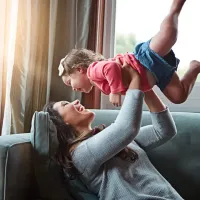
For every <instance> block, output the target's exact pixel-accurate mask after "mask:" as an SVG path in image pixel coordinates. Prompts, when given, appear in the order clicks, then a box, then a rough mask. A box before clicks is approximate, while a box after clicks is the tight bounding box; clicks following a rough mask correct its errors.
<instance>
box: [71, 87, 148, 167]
mask: <svg viewBox="0 0 200 200" xmlns="http://www.w3.org/2000/svg"><path fill="white" fill-rule="evenodd" d="M143 98H144V93H143V92H142V91H140V90H128V91H127V93H126V96H125V99H124V103H123V105H122V107H121V110H120V111H119V114H118V116H117V118H116V120H115V122H114V123H113V124H111V125H110V126H108V127H107V128H105V129H104V130H102V131H101V132H99V133H97V134H96V135H94V136H93V137H91V138H89V139H87V140H86V141H83V142H82V143H81V144H80V145H79V146H77V148H76V149H75V151H74V154H73V161H74V163H75V166H76V167H77V169H79V170H80V171H81V170H83V169H85V168H87V169H89V170H90V171H94V170H98V169H99V167H100V166H101V165H102V164H103V163H104V162H106V161H107V160H109V159H110V158H112V157H113V156H115V155H116V154H117V153H119V152H120V151H121V150H122V149H124V148H125V147H126V146H127V145H128V144H129V143H131V141H132V140H133V139H134V138H135V137H136V135H137V134H138V132H139V129H140V125H141V115H142V105H143Z"/></svg>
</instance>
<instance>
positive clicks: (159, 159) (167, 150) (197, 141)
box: [93, 110, 200, 200]
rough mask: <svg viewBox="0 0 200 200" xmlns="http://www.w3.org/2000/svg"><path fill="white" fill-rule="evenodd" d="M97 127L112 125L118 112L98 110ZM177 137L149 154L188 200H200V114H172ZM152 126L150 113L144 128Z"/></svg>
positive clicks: (145, 115)
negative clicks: (99, 125)
mask: <svg viewBox="0 0 200 200" xmlns="http://www.w3.org/2000/svg"><path fill="white" fill-rule="evenodd" d="M94 112H95V113H96V117H95V121H94V122H93V125H98V124H105V125H106V126H107V125H109V124H111V123H112V122H113V121H114V120H115V119H116V117H117V114H118V112H119V111H118V110H94ZM172 116H173V118H174V120H175V123H176V127H177V134H176V136H175V137H174V138H172V139H171V140H170V141H168V142H166V143H165V144H163V145H162V146H160V147H157V148H156V149H154V150H153V151H151V152H149V153H148V155H149V158H150V160H151V161H152V163H153V164H154V166H155V167H156V168H157V169H158V171H159V172H160V173H161V174H162V175H163V176H164V177H165V178H166V179H167V180H168V181H169V182H170V183H171V184H172V185H173V187H174V188H175V189H176V190H177V191H178V193H179V194H180V195H181V196H182V197H183V198H184V199H186V200H191V199H200V113H187V112H172ZM149 124H151V117H150V114H149V112H146V111H145V112H143V115H142V126H145V125H149Z"/></svg>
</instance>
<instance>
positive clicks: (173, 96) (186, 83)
mask: <svg viewBox="0 0 200 200" xmlns="http://www.w3.org/2000/svg"><path fill="white" fill-rule="evenodd" d="M199 73H200V62H198V61H195V60H193V61H191V62H190V67H189V69H188V71H187V72H186V73H185V75H184V76H183V78H182V79H181V80H180V79H179V77H178V75H177V73H176V72H175V73H174V75H173V76H172V79H171V81H170V83H169V84H168V85H167V87H166V88H165V89H164V90H163V93H164V94H165V96H166V97H167V98H168V99H169V100H170V101H171V102H173V103H176V104H180V103H183V102H184V101H186V99H187V98H188V96H189V94H190V92H191V91H192V88H193V86H194V83H195V81H196V79H197V76H198V74H199Z"/></svg>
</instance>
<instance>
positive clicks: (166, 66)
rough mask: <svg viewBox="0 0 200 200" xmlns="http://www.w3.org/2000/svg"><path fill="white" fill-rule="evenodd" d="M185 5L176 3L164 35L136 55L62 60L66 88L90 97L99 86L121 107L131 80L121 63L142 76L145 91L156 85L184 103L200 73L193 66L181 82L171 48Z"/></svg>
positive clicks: (74, 54)
mask: <svg viewBox="0 0 200 200" xmlns="http://www.w3.org/2000/svg"><path fill="white" fill-rule="evenodd" d="M184 3H185V0H173V3H172V5H171V8H170V11H169V14H168V15H167V17H166V18H165V19H164V20H163V22H162V23H161V26H160V31H159V32H158V33H157V34H156V35H155V36H154V37H153V38H152V39H151V40H149V41H147V42H144V43H140V44H138V45H137V46H136V48H135V52H134V53H126V54H124V55H117V56H116V57H114V58H110V59H107V60H105V59H104V57H103V56H102V55H100V54H97V53H94V52H92V51H90V50H87V49H73V50H72V51H71V52H70V53H69V54H68V55H67V56H66V57H65V58H63V59H62V60H61V62H60V65H59V76H62V80H63V82H64V83H65V84H66V85H68V86H71V87H72V88H73V89H74V90H77V91H81V92H86V93H87V92H90V90H91V89H92V86H93V85H95V86H97V87H98V88H99V89H100V90H101V91H102V92H103V93H105V94H107V95H110V102H111V103H113V104H114V105H116V106H120V104H121V95H124V94H125V92H126V90H127V85H128V82H129V80H128V75H126V73H123V74H122V72H123V70H122V68H121V65H119V63H120V64H123V63H125V62H126V63H127V64H128V65H130V66H132V67H133V68H134V69H135V70H137V71H138V73H139V75H140V76H141V90H142V91H144V92H145V91H148V90H150V89H151V88H152V87H153V86H154V85H155V84H156V85H157V86H158V87H159V88H160V90H161V91H162V92H163V93H164V95H165V96H166V97H167V98H168V99H169V100H170V101H172V102H173V103H182V102H184V101H185V100H186V99H187V97H188V95H189V94H190V92H191V90H192V88H193V85H194V83H195V81H196V78H197V76H198V74H199V73H200V62H198V61H192V62H191V63H190V67H189V69H188V71H187V72H186V73H185V75H184V77H183V78H182V79H181V80H180V79H179V77H178V75H177V73H176V70H177V67H178V64H179V59H177V58H176V57H175V54H174V52H173V51H172V50H171V48H172V46H173V45H174V44H175V42H176V40H177V32H178V17H179V14H180V11H181V9H182V7H183V5H184ZM116 61H118V62H119V63H117V62H116ZM122 77H123V78H122Z"/></svg>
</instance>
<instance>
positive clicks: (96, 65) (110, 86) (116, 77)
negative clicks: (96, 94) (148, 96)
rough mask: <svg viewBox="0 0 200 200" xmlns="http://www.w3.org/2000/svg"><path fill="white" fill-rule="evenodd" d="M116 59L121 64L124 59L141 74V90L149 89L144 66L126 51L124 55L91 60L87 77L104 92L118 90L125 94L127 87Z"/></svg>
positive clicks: (116, 91) (107, 93)
mask: <svg viewBox="0 0 200 200" xmlns="http://www.w3.org/2000/svg"><path fill="white" fill-rule="evenodd" d="M116 59H119V61H120V62H121V64H123V61H124V59H125V60H126V62H127V64H129V65H131V66H132V67H133V68H134V69H136V70H137V71H138V73H139V74H140V76H141V90H142V91H147V90H149V89H150V86H149V83H148V79H147V76H146V70H145V68H144V67H143V65H141V64H140V63H139V61H138V60H136V58H135V57H134V55H133V54H130V53H126V54H124V55H122V54H118V55H117V56H115V57H114V58H110V59H108V60H103V61H97V62H93V63H92V64H90V65H89V67H88V70H87V76H88V78H89V79H90V80H91V81H92V82H94V83H95V84H96V86H97V87H98V88H99V89H100V90H101V91H102V92H103V93H104V94H106V95H109V94H110V93H113V94H116V93H119V92H121V94H125V93H126V90H127V89H128V88H125V87H124V85H123V82H122V78H121V66H120V65H118V64H117V63H116Z"/></svg>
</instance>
